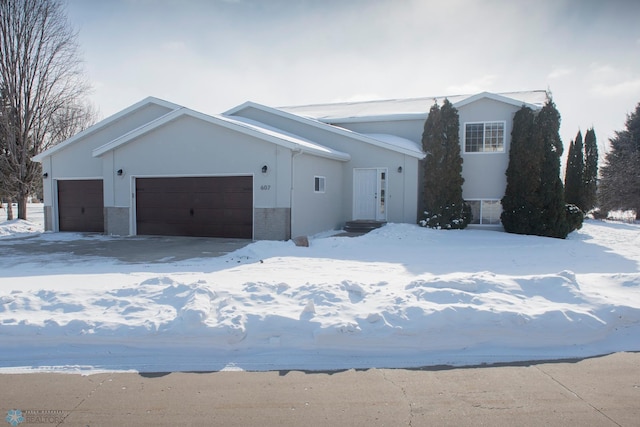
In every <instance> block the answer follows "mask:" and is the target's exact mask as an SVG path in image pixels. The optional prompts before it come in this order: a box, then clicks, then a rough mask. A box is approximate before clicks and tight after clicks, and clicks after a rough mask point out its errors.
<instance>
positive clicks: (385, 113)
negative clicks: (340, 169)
mask: <svg viewBox="0 0 640 427" xmlns="http://www.w3.org/2000/svg"><path fill="white" fill-rule="evenodd" d="M548 96H549V95H548V93H547V91H546V90H534V91H528V92H507V93H500V94H495V93H490V92H482V93H479V94H475V95H455V96H438V97H422V98H407V99H386V100H378V101H364V102H340V103H331V104H315V105H300V106H288V107H279V110H281V111H286V112H288V113H293V114H297V115H299V116H304V117H309V118H314V119H316V120H319V121H322V122H325V123H349V122H364V121H382V120H415V119H426V117H427V114H428V113H429V109H430V108H431V106H432V105H433V104H434V102H437V103H439V104H442V102H443V101H444V100H445V98H446V99H448V100H449V101H450V102H451V103H452V104H453V106H454V107H456V108H459V107H462V106H464V105H466V104H469V103H471V102H473V101H476V100H478V99H481V98H490V99H494V100H496V101H500V102H505V103H508V104H512V105H517V106H521V105H526V106H528V107H529V108H532V109H536V110H537V109H540V108H541V107H542V106H543V105H544V103H545V102H546V100H547V98H548Z"/></svg>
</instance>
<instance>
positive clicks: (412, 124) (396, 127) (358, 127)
mask: <svg viewBox="0 0 640 427" xmlns="http://www.w3.org/2000/svg"><path fill="white" fill-rule="evenodd" d="M426 119H427V117H426V115H425V117H424V118H422V119H412V120H388V121H377V120H376V121H358V122H355V121H344V122H341V121H337V122H336V123H335V125H336V126H340V127H342V128H345V129H349V130H352V131H354V132H359V133H386V134H389V135H396V136H399V137H402V138H406V139H408V140H410V141H413V142H415V143H417V144H420V143H421V141H422V132H423V131H424V122H425V120H426Z"/></svg>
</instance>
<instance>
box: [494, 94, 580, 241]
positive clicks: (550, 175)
mask: <svg viewBox="0 0 640 427" xmlns="http://www.w3.org/2000/svg"><path fill="white" fill-rule="evenodd" d="M559 130H560V113H559V112H558V110H557V109H556V107H555V105H554V104H553V101H551V100H548V101H547V103H546V104H545V105H544V107H542V109H541V110H540V111H539V112H538V113H537V115H536V114H535V113H534V112H533V111H531V110H530V109H529V108H528V107H525V106H523V107H522V108H521V109H520V110H519V111H518V112H516V114H515V116H514V119H513V129H512V131H511V148H510V150H509V166H508V168H507V172H506V174H507V188H506V191H505V195H504V197H503V198H502V215H501V217H500V218H501V220H502V225H503V226H504V228H505V230H506V231H507V232H510V233H518V234H533V235H538V236H548V237H559V238H565V237H566V236H567V234H568V233H569V232H570V231H571V228H570V226H569V223H568V222H567V215H568V214H569V211H568V209H567V207H566V206H565V203H564V187H563V185H562V180H561V179H560V156H561V155H562V141H561V140H560V134H559Z"/></svg>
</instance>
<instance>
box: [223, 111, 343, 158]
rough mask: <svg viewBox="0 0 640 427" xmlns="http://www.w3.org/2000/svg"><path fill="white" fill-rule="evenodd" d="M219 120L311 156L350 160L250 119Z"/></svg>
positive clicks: (325, 148)
mask: <svg viewBox="0 0 640 427" xmlns="http://www.w3.org/2000/svg"><path fill="white" fill-rule="evenodd" d="M217 117H218V118H220V119H223V120H226V121H228V122H230V123H235V124H236V125H239V126H244V127H247V128H249V129H253V130H255V131H257V132H260V133H263V134H266V135H271V136H274V137H276V138H279V139H282V140H286V141H289V142H291V143H293V144H295V145H297V146H299V148H300V149H301V150H302V151H307V152H311V153H313V154H318V155H323V156H324V157H330V158H333V159H336V160H344V161H348V160H350V159H351V156H350V155H349V154H347V153H344V152H342V151H338V150H334V149H332V148H329V147H325V146H324V145H321V144H318V143H316V142H313V141H310V140H308V139H306V138H303V137H301V136H299V135H295V134H292V133H289V132H285V131H283V130H280V129H277V128H275V127H273V126H269V125H266V124H264V123H262V122H259V121H256V120H252V119H247V118H245V117H240V116H233V117H230V116H217Z"/></svg>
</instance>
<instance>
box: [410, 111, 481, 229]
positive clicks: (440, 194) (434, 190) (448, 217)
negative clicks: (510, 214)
mask: <svg viewBox="0 0 640 427" xmlns="http://www.w3.org/2000/svg"><path fill="white" fill-rule="evenodd" d="M459 129H460V119H459V117H458V110H456V109H455V107H454V106H453V105H452V104H451V102H449V100H448V99H445V100H444V103H443V105H442V108H440V107H439V106H438V104H437V103H436V104H434V105H433V106H432V107H431V109H430V110H429V116H428V117H427V121H426V122H425V124H424V132H423V134H422V148H423V150H424V151H425V153H427V157H426V158H425V160H424V174H425V175H424V219H423V220H421V221H420V224H421V225H422V226H425V227H431V228H444V229H461V228H465V227H466V226H467V225H468V224H469V222H470V221H471V209H470V207H469V205H467V204H466V203H465V202H464V200H463V199H462V184H463V183H464V178H462V157H461V156H460V136H459V132H460V131H459Z"/></svg>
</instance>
